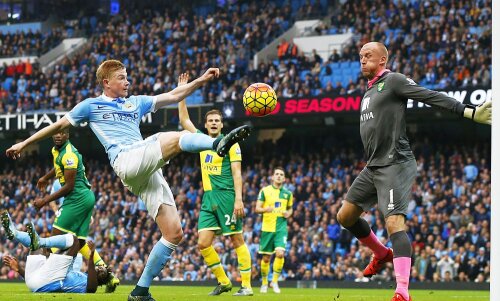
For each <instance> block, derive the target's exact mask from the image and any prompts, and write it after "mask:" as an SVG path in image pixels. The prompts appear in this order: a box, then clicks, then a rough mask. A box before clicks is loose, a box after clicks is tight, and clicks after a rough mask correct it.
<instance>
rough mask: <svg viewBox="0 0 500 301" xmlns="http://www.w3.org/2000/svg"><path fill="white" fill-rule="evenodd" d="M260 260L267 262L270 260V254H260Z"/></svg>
mask: <svg viewBox="0 0 500 301" xmlns="http://www.w3.org/2000/svg"><path fill="white" fill-rule="evenodd" d="M262 261H264V262H265V263H269V262H270V261H271V256H269V255H264V256H262Z"/></svg>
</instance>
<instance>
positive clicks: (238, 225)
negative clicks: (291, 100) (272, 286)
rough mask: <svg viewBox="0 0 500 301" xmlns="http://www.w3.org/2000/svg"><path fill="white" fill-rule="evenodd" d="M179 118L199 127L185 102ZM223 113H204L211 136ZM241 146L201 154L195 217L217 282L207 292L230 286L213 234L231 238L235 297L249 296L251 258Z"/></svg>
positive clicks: (218, 129)
mask: <svg viewBox="0 0 500 301" xmlns="http://www.w3.org/2000/svg"><path fill="white" fill-rule="evenodd" d="M187 81H188V76H187V74H182V75H181V76H179V85H182V84H185V83H187ZM179 120H180V122H181V125H182V127H183V128H184V129H185V130H188V131H190V132H193V133H195V132H197V131H198V130H197V129H196V127H195V126H194V125H193V123H192V122H191V120H190V119H189V114H188V110H187V107H186V101H185V100H183V101H181V102H179ZM222 127H223V125H222V113H221V112H220V111H219V110H211V111H209V112H207V113H206V115H205V128H206V129H207V131H208V135H209V136H210V137H213V138H216V137H219V136H220V135H222V134H221V132H222ZM241 160H242V159H241V149H240V146H239V145H238V144H237V143H236V144H234V145H233V146H232V147H231V149H230V150H229V154H228V155H226V156H224V157H220V156H219V155H217V153H216V152H214V151H203V152H201V153H200V161H201V173H202V180H203V190H204V194H203V200H202V203H201V211H200V216H199V218H198V248H199V250H200V252H201V255H202V256H203V258H204V259H205V262H206V263H207V265H208V267H209V268H210V269H211V270H212V273H214V275H215V276H216V277H217V281H218V285H217V287H215V289H214V290H213V291H212V292H211V293H210V294H209V295H220V294H222V293H224V292H228V291H230V290H231V289H232V284H231V281H230V280H229V278H228V277H227V275H226V272H225V271H224V268H223V267H222V265H221V262H220V258H219V255H218V254H217V252H216V251H215V249H214V247H213V246H212V243H213V240H214V237H215V235H220V234H222V235H225V236H226V235H227V236H229V237H230V238H231V241H232V243H233V246H234V248H235V250H236V254H237V256H238V265H239V268H240V273H241V288H240V290H238V292H237V293H236V294H234V296H252V295H253V291H252V286H251V284H250V277H251V269H252V261H251V257H250V252H249V250H248V247H247V245H246V243H245V240H244V239H243V235H242V233H243V222H242V218H243V217H244V215H245V211H244V207H243V196H242V194H243V192H242V190H243V180H242V177H241Z"/></svg>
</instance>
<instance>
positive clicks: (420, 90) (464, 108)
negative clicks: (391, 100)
mask: <svg viewBox="0 0 500 301" xmlns="http://www.w3.org/2000/svg"><path fill="white" fill-rule="evenodd" d="M392 78H393V79H394V89H395V91H396V93H397V94H398V95H399V96H403V97H405V98H408V99H413V100H414V101H419V102H423V103H425V104H428V105H431V106H435V107H439V108H442V109H446V110H448V111H451V112H453V113H455V114H458V115H460V116H463V117H465V118H469V119H472V120H474V121H475V122H478V123H484V124H491V100H489V101H486V102H485V103H483V104H482V105H479V106H477V107H476V106H472V105H464V104H462V103H461V102H459V101H457V100H456V99H454V98H452V97H449V96H447V95H445V94H443V93H439V92H437V91H433V90H429V89H427V88H424V87H422V86H420V85H418V84H417V83H415V82H414V81H413V80H412V79H410V78H406V77H405V76H404V75H402V74H398V73H395V74H393V75H392Z"/></svg>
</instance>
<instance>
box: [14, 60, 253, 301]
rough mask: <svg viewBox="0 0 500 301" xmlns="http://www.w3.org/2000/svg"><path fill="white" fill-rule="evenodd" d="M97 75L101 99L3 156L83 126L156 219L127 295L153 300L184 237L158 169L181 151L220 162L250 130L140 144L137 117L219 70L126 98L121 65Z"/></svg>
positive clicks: (156, 138)
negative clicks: (209, 154) (152, 239)
mask: <svg viewBox="0 0 500 301" xmlns="http://www.w3.org/2000/svg"><path fill="white" fill-rule="evenodd" d="M96 75H97V82H98V83H99V84H100V85H101V86H102V88H103V94H102V95H101V96H99V97H96V98H87V99H85V100H84V101H82V102H81V103H79V104H77V105H76V106H75V107H74V108H73V109H72V110H71V111H70V112H69V113H68V114H66V115H65V116H64V117H63V118H61V119H60V120H58V121H57V122H55V123H54V124H51V125H49V126H47V127H45V128H43V129H41V130H40V131H38V132H36V133H35V134H34V135H33V136H31V137H29V138H28V139H26V140H25V141H23V142H20V143H17V144H15V145H13V146H12V147H11V148H9V149H8V150H7V151H6V155H7V156H8V157H10V158H13V159H17V158H19V157H20V155H21V151H22V150H23V149H24V148H25V147H26V146H28V145H30V144H31V143H33V142H36V141H39V140H41V139H44V138H48V137H51V136H52V135H53V134H55V133H57V132H60V131H61V130H63V129H65V128H67V127H69V126H70V125H73V126H78V125H79V124H80V123H83V122H88V123H89V126H90V128H91V129H92V131H93V132H94V133H95V135H96V136H97V138H98V139H99V141H100V142H101V143H102V145H103V146H104V148H105V150H106V152H107V153H108V157H109V161H110V163H111V166H113V169H114V171H115V172H116V174H117V175H118V176H119V177H120V178H121V180H122V182H123V184H124V185H125V186H126V187H127V188H128V189H129V190H130V191H132V192H133V193H134V194H136V195H138V196H139V197H140V198H141V199H142V200H143V201H144V203H145V204H146V208H147V210H148V213H149V215H150V216H151V217H152V218H153V219H155V221H156V223H157V224H158V227H159V228H160V231H161V233H162V238H161V239H160V241H158V242H157V243H156V244H155V246H154V247H153V250H152V251H151V253H150V254H149V258H148V261H147V263H146V266H145V268H144V271H143V273H142V275H141V277H140V279H139V282H138V284H137V285H136V287H135V288H134V290H133V291H132V292H131V293H130V295H129V296H128V300H129V301H146V300H147V301H152V300H154V299H153V298H152V297H151V294H150V293H149V287H150V285H151V282H152V280H153V278H154V277H156V276H157V275H158V274H159V273H160V272H161V270H162V269H163V267H164V266H165V264H166V263H167V261H168V260H169V259H170V257H171V254H172V252H173V251H174V250H175V248H176V247H177V245H178V244H179V243H180V242H181V240H182V237H183V232H182V228H181V224H180V220H179V216H178V214H177V208H176V206H175V202H174V197H173V195H172V192H171V191H170V188H169V186H168V184H167V182H166V181H165V179H164V178H163V174H162V170H161V167H162V166H164V165H165V164H166V163H167V162H168V161H169V160H170V159H171V158H173V157H174V156H175V155H177V154H178V153H180V152H181V151H186V152H193V153H198V152H201V151H204V150H214V151H216V152H217V153H218V154H219V155H220V156H221V157H224V156H225V155H226V154H227V152H228V151H229V149H230V148H231V146H232V145H234V144H235V143H237V142H239V141H241V140H243V139H244V138H246V137H247V136H248V135H249V134H250V128H249V127H248V126H241V127H239V128H236V129H234V130H233V131H231V132H230V133H229V134H228V135H226V136H224V137H222V138H211V137H210V136H207V135H204V134H199V133H190V132H188V131H183V132H163V133H157V134H155V135H153V136H151V137H149V138H147V139H145V140H143V139H142V136H141V133H140V131H139V123H140V121H141V118H142V116H144V115H145V114H147V113H149V112H156V110H158V109H160V108H162V107H164V106H167V105H169V104H173V103H178V102H179V101H181V100H182V99H184V98H186V97H187V96H189V95H190V94H192V93H193V92H194V91H195V90H196V89H198V88H199V87H201V86H202V85H204V84H205V83H207V82H208V81H210V80H212V79H214V78H216V77H218V76H219V69H218V68H210V69H208V70H207V71H206V72H205V73H204V74H203V75H202V76H201V77H199V78H197V79H195V80H193V81H192V82H190V83H188V84H186V85H183V86H179V87H177V88H175V89H174V90H172V91H170V92H168V93H163V94H159V95H156V96H130V97H128V98H127V95H128V89H129V85H130V83H129V82H128V80H127V71H126V69H125V66H124V65H123V64H122V63H121V62H120V61H117V60H107V61H104V62H103V63H101V65H100V66H99V68H98V69H97V72H96Z"/></svg>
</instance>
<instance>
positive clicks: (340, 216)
mask: <svg viewBox="0 0 500 301" xmlns="http://www.w3.org/2000/svg"><path fill="white" fill-rule="evenodd" d="M349 220H350V219H349V217H348V216H347V214H346V213H345V212H344V210H342V208H341V209H340V210H339V212H338V213H337V221H338V222H339V224H341V225H342V226H344V227H347V226H350V225H349Z"/></svg>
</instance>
